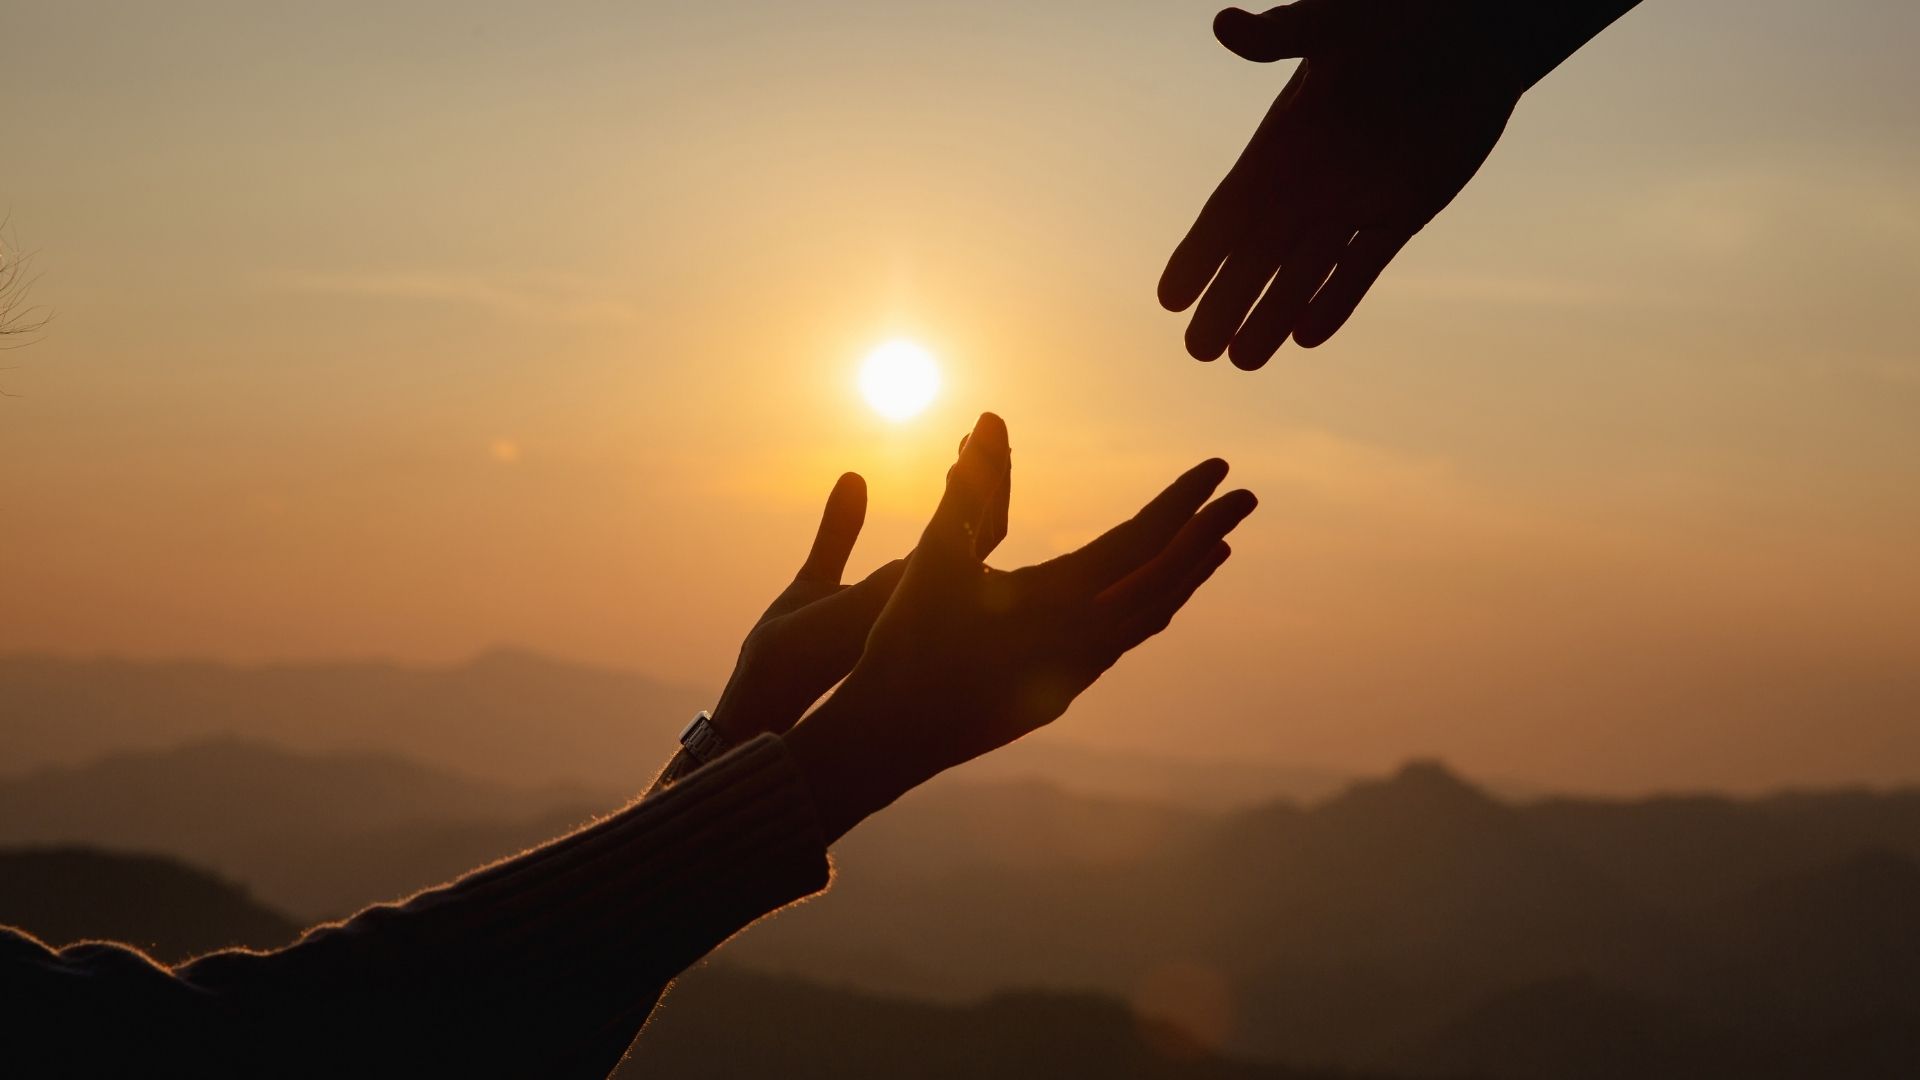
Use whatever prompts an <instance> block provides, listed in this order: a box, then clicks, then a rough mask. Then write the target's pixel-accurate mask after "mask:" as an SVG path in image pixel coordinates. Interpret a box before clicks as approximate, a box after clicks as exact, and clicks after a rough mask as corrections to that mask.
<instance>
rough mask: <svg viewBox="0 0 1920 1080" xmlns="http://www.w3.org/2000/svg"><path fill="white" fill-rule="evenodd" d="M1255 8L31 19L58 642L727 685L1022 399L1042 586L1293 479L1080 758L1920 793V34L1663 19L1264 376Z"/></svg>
mask: <svg viewBox="0 0 1920 1080" xmlns="http://www.w3.org/2000/svg"><path fill="white" fill-rule="evenodd" d="M1212 10H1213V7H1212V5H1208V4H1199V3H1187V2H1164V3H1155V4H1127V5H1116V4H1103V5H1095V4H1084V3H1045V4H1033V3H1012V2H1002V0H992V2H984V3H975V4H955V3H942V4H930V3H915V2H901V0H892V2H887V3H877V2H876V3H867V2H853V0H847V2H840V3H816V4H805V3H787V4H779V5H756V4H726V5H717V4H707V3H677V2H672V3H669V2H650V3H586V2H566V3H563V2H545V3H540V4H532V3H517V4H507V3H500V2H494V0H485V2H462V3H424V2H422V3H409V4H391V3H378V4H376V3H363V2H336V3H330V4H325V5H264V4H258V3H242V2H232V3H180V4H165V5H162V4H149V3H133V2H129V3H118V4H108V3H91V2H36V0H3V2H0V88H3V89H4V94H5V100H6V102H7V108H6V117H7V119H6V136H5V139H4V142H3V143H0V213H5V214H6V215H7V216H8V217H9V219H10V220H9V224H8V226H7V234H8V235H9V237H10V239H11V240H12V242H13V243H14V244H16V245H18V246H19V247H20V248H22V249H24V250H28V251H31V252H33V253H34V259H35V262H34V266H35V267H36V269H37V271H38V273H39V275H40V277H39V280H38V282H37V285H36V288H35V292H34V299H35V300H36V301H37V302H38V303H40V304H42V305H44V306H45V308H46V309H47V310H48V311H49V312H50V313H51V314H52V316H53V319H52V322H51V323H50V324H49V325H48V326H47V328H46V329H45V330H44V332H42V333H41V334H40V335H38V339H37V340H36V341H35V342H34V343H32V344H31V345H30V346H29V347H27V348H24V349H20V350H15V351H10V352H7V353H5V354H0V367H4V368H7V369H8V370H4V371H0V390H4V391H5V392H7V393H8V394H11V395H17V396H13V397H7V398H0V649H4V650H27V651H34V652H50V653H57V654H72V655H86V654H95V653H111V654H118V655H130V656H142V657H148V656H153V657H161V656H164V657H177V656H214V657H222V658H228V659H233V660H244V661H257V660H267V659H301V658H334V657H342V656H353V657H369V656H379V657H391V658H394V659H398V660H403V661H408V662H423V663H426V662H431V663H443V662H448V661H453V660H457V659H459V658H462V657H465V656H467V655H470V654H471V653H473V652H475V651H477V650H479V649H482V648H485V647H487V646H489V645H493V644H497V643H516V644H522V645H525V646H528V647H531V648H535V649H538V650H540V651H543V652H548V653H551V654H554V655H557V656H561V657H567V658H574V659H580V660H586V661H591V662H595V663H605V664H613V665H618V666H621V667H630V668H635V669H638V670H642V671H645V672H647V673H649V674H652V675H655V676H658V677H660V678H663V679H667V680H671V681H674V682H687V683H694V684H706V685H712V686H715V687H716V688H717V686H718V685H719V682H720V680H721V679H723V678H724V676H725V673H726V670H727V668H728V667H729V666H730V663H731V659H732V656H733V652H734V649H735V647H736V646H737V644H738V640H739V637H740V636H741V634H742V633H743V632H744V630H745V629H746V628H747V626H748V625H749V624H750V623H751V621H752V619H753V617H754V615H755V614H756V613H757V612H758V610H759V608H760V607H761V606H763V605H764V603H765V602H766V601H767V600H768V599H770V598H771V597H772V596H773V594H774V593H775V592H776V591H778V589H779V588H780V586H781V585H782V583H783V580H784V578H785V577H786V576H787V575H789V574H790V573H791V572H792V570H793V569H794V568H795V567H796V566H797V564H798V562H799V560H800V558H801V556H802V555H803V554H804V551H805V548H806V544H807V541H808V539H809V536H810V531H811V529H812V525H813V521H814V519H815V516H816V514H817V511H818V506H819V503H820V501H821V499H822V498H824V496H825V494H826V492H827V490H828V488H829V487H830V486H831V484H832V482H833V479H834V477H835V476H836V475H837V473H838V472H839V471H840V470H842V469H849V468H851V469H856V470H859V471H861V472H863V473H864V474H865V475H866V476H867V478H868V479H869V481H870V483H871V486H872V490H873V495H874V512H873V514H872V516H871V519H870V522H869V527H868V530H869V531H868V535H867V537H866V538H865V539H864V541H863V543H862V546H861V549H860V553H859V554H858V555H857V556H856V562H857V564H858V565H857V567H856V569H857V570H858V571H859V572H864V571H865V570H866V569H867V568H870V567H871V566H872V565H874V564H876V563H878V562H880V561H883V560H884V559H886V558H890V557H892V556H893V555H895V554H899V553H901V552H903V551H904V550H905V548H906V547H907V546H908V545H909V544H910V543H911V539H912V537H913V536H914V535H915V533H916V531H917V529H918V526H919V523H920V522H921V521H922V520H924V517H925V515H926V513H927V512H928V511H929V510H930V508H931V506H932V502H933V499H934V497H935V495H936V493H937V490H938V485H939V481H940V478H941V473H942V471H943V470H944V468H945V466H946V464H947V462H948V460H949V459H950V457H951V455H952V452H953V448H954V444H955V442H956V441H957V439H958V437H959V436H960V434H961V433H962V432H963V431H965V430H966V429H967V427H968V426H969V424H970V423H971V420H972V417H973V415H974V414H975V413H977V412H978V411H979V410H981V409H988V408H991V409H993V410H995V411H998V412H1000V413H1001V414H1002V415H1003V416H1005V417H1006V418H1007V420H1008V422H1009V424H1010V426H1011V429H1012V433H1013V445H1014V449H1015V464H1016V469H1015V484H1016V487H1015V493H1014V507H1013V528H1012V533H1011V535H1010V537H1009V539H1008V541H1007V543H1006V545H1005V546H1004V548H1003V549H1002V552H1001V554H1000V556H999V557H998V560H997V561H999V562H1001V563H1005V564H1014V563H1022V562H1030V561H1033V560H1036V559H1040V558H1044V557H1047V556H1049V555H1051V554H1054V553H1056V552H1058V551H1061V550H1063V549H1065V548H1068V547H1071V546H1073V545H1076V544H1078V543H1079V542H1081V541H1083V540H1084V539H1086V538H1088V537H1090V536H1091V535H1093V534H1094V533H1095V532H1096V531H1097V530H1099V529H1100V528H1102V527H1104V526H1105V525H1106V524H1108V523H1110V522H1112V521H1114V520H1117V519H1118V518H1119V517H1121V516H1124V515H1125V514H1127V513H1130V512H1131V511H1132V510H1133V509H1134V508H1135V506H1136V505H1137V504H1138V503H1139V502H1140V501H1141V500H1142V499H1143V498H1145V497H1146V496H1148V495H1149V494H1151V493H1152V492H1153V491H1154V490H1156V489H1157V488H1158V486H1159V485H1160V484H1161V483H1162V482H1164V481H1165V480H1166V479H1169V478H1171V477H1172V476H1173V475H1174V474H1175V473H1176V472H1178V471H1179V470H1180V469H1182V468H1184V467H1185V466H1187V465H1189V464H1191V463H1193V462H1195V461H1198V460H1200V459H1201V458H1203V457H1207V456H1210V455H1216V454H1217V455H1220V456H1224V457H1226V458H1228V459H1229V460H1231V461H1232V462H1233V463H1234V466H1235V472H1234V480H1233V482H1234V483H1237V484H1241V485H1244V486H1247V487H1251V488H1253V489H1254V490H1255V491H1257V492H1258V493H1259V494H1260V495H1261V496H1262V509H1261V511H1260V513H1259V514H1257V515H1256V516H1255V517H1254V519H1253V520H1252V521H1251V522H1249V523H1248V524H1247V525H1246V526H1245V527H1243V528H1242V529H1241V531H1240V534H1239V535H1238V537H1237V538H1236V542H1235V551H1236V556H1235V559H1234V560H1233V562H1232V563H1231V564H1229V566H1228V567H1227V568H1226V569H1225V570H1224V571H1223V572H1222V573H1221V575H1220V576H1219V577H1218V578H1217V579H1216V583H1215V584H1214V585H1213V586H1212V587H1211V588H1210V589H1209V590H1207V591H1206V592H1205V593H1203V594H1202V595H1201V597H1200V598H1199V599H1198V600H1196V602H1195V603H1194V605H1193V606H1192V608H1191V610H1190V611H1189V612H1188V613H1187V614H1186V616H1185V617H1183V619H1182V620H1180V621H1179V622H1178V623H1177V624H1176V626H1175V628H1174V630H1173V631H1172V632H1171V633H1169V634H1168V635H1166V636H1165V637H1164V638H1162V639H1161V640H1158V641H1156V642H1153V643H1151V644H1150V645H1149V646H1147V647H1146V648H1145V649H1144V650H1143V651H1142V653H1141V655H1139V656H1138V657H1136V658H1135V660H1134V661H1133V662H1130V663H1128V664H1124V665H1123V666H1122V667H1121V668H1120V669H1118V670H1117V671H1116V672H1115V673H1114V674H1113V675H1112V676H1110V677H1109V678H1108V679H1107V680H1106V681H1105V682H1104V683H1102V684H1101V685H1100V686H1098V687H1096V688H1095V690H1094V691H1093V692H1092V693H1090V694H1089V695H1088V697H1087V698H1086V699H1085V700H1084V701H1083V702H1082V703H1081V704H1080V705H1078V706H1076V708H1075V710H1074V711H1073V712H1072V713H1070V714H1069V715H1068V717H1067V718H1066V719H1065V720H1063V721H1062V722H1061V723H1060V725H1059V734H1058V736H1057V737H1061V738H1071V739H1075V740H1079V741H1086V742H1103V743H1107V744H1111V745H1118V746H1127V747H1135V748H1146V749H1153V750H1166V751H1170V752H1173V751H1177V752H1181V753H1191V754H1206V755H1234V756H1249V757H1259V758H1270V759H1274V760H1278V761H1287V762H1296V763H1301V764H1312V765H1321V766H1329V767H1335V768H1346V769H1367V770H1377V769H1381V768H1386V767H1390V766H1391V765H1392V764H1394V763H1395V762H1398V761H1400V760H1402V759H1404V758H1407V757H1410V756H1414V755H1439V756H1442V757H1444V758H1446V759H1447V760H1448V761H1450V762H1452V763H1454V764H1455V765H1457V766H1459V767H1460V768H1462V769H1464V770H1466V771H1468V772H1471V773H1474V774H1477V775H1481V776H1488V777H1496V778H1504V779H1512V780H1518V781H1522V782H1526V783H1529V784H1535V785H1539V786H1543V787H1559V788H1573V789H1581V790H1596V791H1619V792H1627V791H1641V790H1646V789H1651V788H1665V787H1694V786H1723V787H1735V788H1743V789H1751V788H1756V787H1764V786H1772V785H1779V784H1787V783H1833V782H1841V781H1859V780H1864V781H1873V782H1889V781H1895V780H1907V781H1916V780H1920V345H1916V335H1915V327H1914V321H1915V318H1916V316H1920V65H1915V64H1914V63H1913V59H1912V49H1913V46H1914V44H1915V43H1916V42H1917V41H1920V7H1916V6H1914V5H1910V4H1901V3H1894V2H1891V0H1836V2H1834V3H1828V4H1822V5H1807V4H1804V3H1798V4H1788V3H1785V2H1781V0H1693V2H1687V3H1681V2H1677V0H1647V3H1645V4H1643V5H1642V7H1641V9H1640V10H1638V11H1636V12H1635V13H1633V14H1631V15H1629V16H1628V17H1627V18H1626V19H1625V20H1624V21H1623V22H1622V23H1621V24H1619V25H1618V26H1616V27H1614V28H1613V29H1612V30H1610V31H1608V32H1607V33H1606V34H1605V35H1603V36H1602V37H1601V38H1600V39H1599V40H1598V41H1596V42H1595V43H1594V44H1593V45H1592V46H1590V47H1589V48H1588V49H1586V50H1585V51H1584V52H1582V53H1581V54H1580V55H1578V56H1576V57H1575V58H1574V59H1573V60H1572V61H1571V62H1570V63H1568V64H1567V65H1566V66H1565V67H1563V68H1562V69H1561V70H1560V71H1558V72H1556V73H1555V74H1554V75H1552V76H1551V77H1549V78H1548V80H1547V81H1546V82H1545V83H1544V84H1542V85H1541V86H1540V87H1539V88H1538V89H1536V90H1535V91H1534V92H1533V93H1532V94H1530V95H1529V96H1528V97H1527V98H1526V99H1525V100H1524V101H1523V102H1522V104H1521V107H1520V110H1519V112H1518V114H1517V115H1516V117H1515V119H1514V122H1513V124H1512V126H1511V127H1510V128H1509V131H1508V134H1507V137H1506V139H1505V141H1504V142H1503V143H1502V144H1501V146H1500V148H1499V149H1498V150H1497V151H1496V152H1495V154H1494V156H1493V158H1492V160H1491V161H1490V162H1489V163H1488V165H1487V167H1486V168H1485V169H1484V170H1483V171H1482V173H1481V175H1480V177H1479V179H1477V180H1476V181H1475V182H1474V183H1473V184H1472V185H1471V186H1470V187H1469V188H1468V189H1467V190H1466V192H1465V193H1464V194H1463V195H1462V196H1461V198H1460V199H1459V200H1458V201H1457V202H1456V203H1455V204H1454V206H1453V207H1452V208H1451V209H1450V210H1449V211H1447V212H1446V213H1445V214H1443V215H1442V216H1441V217H1440V218H1439V219H1438V220H1437V221H1436V222H1435V223H1434V224H1433V225H1432V226H1430V227H1429V228H1428V229H1427V230H1426V231H1425V232H1424V233H1423V234H1422V235H1421V236H1420V237H1418V238H1417V239H1416V240H1415V241H1414V243H1413V244H1412V246H1411V247H1410V248H1409V249H1408V250H1407V252H1406V253H1405V254H1404V255H1403V256H1402V257H1401V259H1400V260H1399V261H1398V262H1397V263H1396V264H1395V265H1394V267H1393V268H1392V269H1391V270H1390V271H1389V272H1388V274H1387V276H1386V277H1385V278H1384V279H1383V280H1382V282H1381V284H1380V286H1379V287H1378V288H1377V289H1376V290H1375V292H1374V295H1373V296H1372V298H1371V299H1370V300H1369V301H1368V303H1367V304H1366V305H1365V306H1363V307H1362V309H1361V311H1360V312H1359V314H1358V315H1357V316H1356V318H1355V320H1354V322H1353V323H1352V324H1351V325H1350V326H1349V328H1348V329H1347V330H1346V331H1344V332H1343V333H1342V334H1341V335H1340V336H1339V337H1337V338H1335V339H1334V341H1333V342H1332V343H1330V344H1329V345H1327V346H1325V347H1323V348H1321V349H1319V350H1316V351H1312V352H1304V351H1300V350H1297V349H1294V348H1293V347H1291V346H1289V348H1288V349H1286V350H1284V351H1283V352H1282V353H1281V354H1280V356H1279V358H1278V359H1277V360H1276V362H1275V363H1274V364H1272V365H1270V366H1269V367H1268V368H1267V369H1266V370H1265V371H1262V372H1260V373H1258V374H1253V375H1249V374H1246V373H1242V372H1239V371H1236V370H1234V369H1232V368H1231V367H1229V366H1226V365H1225V364H1224V363H1222V364H1215V365H1211V366H1203V365H1200V364H1197V363H1194V362H1193V361H1191V360H1188V359H1187V358H1186V357H1185V355H1184V353H1183V351H1182V348H1181V332H1182V329H1183V327H1184V325H1185V323H1184V319H1183V318H1181V317H1178V316H1174V315H1170V314H1168V313H1166V312H1163V311H1161V310H1160V309H1159V308H1158V307H1157V305H1156V304H1155V303H1154V299H1153V296H1154V283H1155V280H1156V278H1157V276H1158V273H1159V270H1160V267H1161V265H1162V262H1163V261H1164V259H1165V257H1166V255H1167V253H1168V251H1169V250H1170V249H1171V247H1172V245H1173V243H1174V242H1175V241H1176V240H1177V239H1178V238H1179V237H1180V235H1181V233H1182V232H1183V231H1184V229H1185V228H1186V226H1187V224H1188V223H1189V222H1190V220H1191V218H1192V215H1193V213H1194V212H1195V211H1196V210H1197V208H1198V206H1199V204H1200V202H1201V200H1202V199H1203V198H1204V197H1205V195H1206V194H1207V192H1208V191H1209V190H1210V189H1211V187H1212V185H1213V183H1214V181H1215V180H1216V179H1218V177H1219V175H1220V174H1221V172H1222V171H1223V170H1224V169H1225V167H1226V166H1227V164H1228V163H1229V162H1230V161H1231V160H1232V158H1233V155H1234V154H1235V153H1236V152H1237V150H1238V148H1239V147H1240V145H1241V144H1242V142H1243V141H1244V140H1245V138H1246V135H1247V133H1248V132H1249V131H1250V130H1251V129H1252V126H1253V124H1254V122H1255V121H1256V119H1257V118H1258V117H1259V116H1260V114H1261V113H1262V112H1263V111H1264V109H1265V107H1266V105H1267V103H1268V101H1269V99H1270V98H1271V96H1272V94H1273V93H1274V92H1275V91H1276V90H1277V89H1278V88H1279V86H1280V84H1281V83H1282V82H1283V81H1284V79H1285V77H1286V75H1287V68H1288V65H1285V64H1282V65H1278V66H1268V67H1262V66H1258V65H1250V64H1246V63H1243V62H1241V61H1238V60H1236V59H1234V58H1233V57H1232V56H1230V55H1229V54H1227V53H1226V52H1225V51H1224V50H1222V49H1220V48H1219V47H1218V46H1217V45H1216V44H1214V42H1213V41H1212V39H1211V37H1210V34H1209V32H1208V24H1209V19H1210V16H1211V13H1212ZM891 338H908V339H911V340H913V341H917V342H919V343H921V344H923V345H924V346H925V347H926V348H928V349H929V350H931V351H932V353H933V354H934V355H936V356H937V357H938V358H939V360H940V363H941V365H942V367H943V374H944V379H945V387H944V389H943V391H942V393H941V395H940V396H939V398H938V399H937V400H936V401H935V403H934V404H933V406H932V407H931V408H930V409H929V410H928V411H927V412H926V413H924V414H922V415H921V416H920V417H918V418H916V419H913V420H909V421H906V422H904V423H899V424H894V423H890V422H888V421H886V420H884V419H882V418H880V417H878V416H877V415H875V414H874V413H873V411H872V410H870V409H869V408H868V407H867V406H866V404H865V403H864V402H862V401H861V399H860V397H859V395H858V393H857V391H856V389H855V385H854V384H855V377H856V374H857V371H858V368H859V363H860V360H861V358H862V357H863V356H864V355H865V354H866V352H867V351H868V350H869V349H871V348H872V347H873V346H875V345H877V344H879V343H880V342H883V341H886V340H888V339H891Z"/></svg>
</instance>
